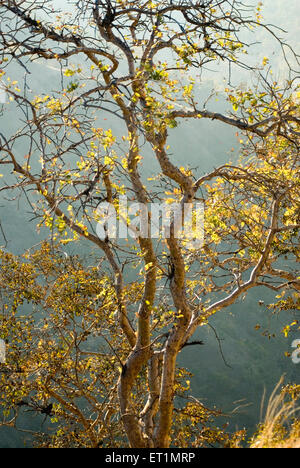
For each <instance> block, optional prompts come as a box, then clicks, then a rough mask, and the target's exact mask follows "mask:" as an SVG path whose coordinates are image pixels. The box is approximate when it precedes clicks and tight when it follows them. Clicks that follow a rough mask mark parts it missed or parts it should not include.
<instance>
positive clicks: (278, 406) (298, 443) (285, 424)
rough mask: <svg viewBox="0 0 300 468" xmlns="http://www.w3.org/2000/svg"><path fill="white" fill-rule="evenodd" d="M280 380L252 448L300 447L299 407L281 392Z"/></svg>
mask: <svg viewBox="0 0 300 468" xmlns="http://www.w3.org/2000/svg"><path fill="white" fill-rule="evenodd" d="M282 384H283V379H281V380H280V382H279V383H278V385H277V386H276V388H275V390H274V391H273V393H272V395H271V397H270V400H269V402H268V406H267V410H266V415H265V418H264V422H263V423H262V424H261V426H260V429H259V432H258V434H257V435H256V436H255V437H254V438H253V440H252V443H251V446H250V447H251V448H300V419H299V418H298V417H297V414H298V413H299V408H298V407H296V403H295V401H289V402H286V398H285V395H284V393H282V392H279V388H280V387H281V385H282Z"/></svg>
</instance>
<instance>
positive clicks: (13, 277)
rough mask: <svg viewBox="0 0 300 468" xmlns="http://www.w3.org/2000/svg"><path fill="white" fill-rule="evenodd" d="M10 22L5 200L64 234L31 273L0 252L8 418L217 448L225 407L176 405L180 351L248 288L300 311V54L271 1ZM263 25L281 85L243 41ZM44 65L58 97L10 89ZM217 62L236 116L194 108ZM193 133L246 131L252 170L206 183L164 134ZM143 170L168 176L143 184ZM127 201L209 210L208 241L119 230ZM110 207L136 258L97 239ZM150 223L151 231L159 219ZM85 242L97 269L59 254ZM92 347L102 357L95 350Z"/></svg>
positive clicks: (45, 6) (84, 433) (238, 168)
mask: <svg viewBox="0 0 300 468" xmlns="http://www.w3.org/2000/svg"><path fill="white" fill-rule="evenodd" d="M0 9H1V16H2V23H1V53H2V56H3V58H2V65H1V66H2V72H1V75H2V79H3V82H4V83H5V85H6V91H7V94H8V95H9V97H10V100H11V101H12V105H15V106H16V109H17V110H16V112H19V113H22V114H20V115H23V117H22V122H23V123H22V127H21V128H20V129H19V131H17V132H14V133H13V134H12V135H11V136H10V135H3V134H1V138H0V151H1V164H2V165H3V166H4V167H6V166H8V167H11V168H12V170H13V174H14V175H15V176H16V177H17V182H16V183H15V182H13V183H4V185H3V186H2V188H1V191H2V192H3V191H13V193H16V191H17V190H18V189H19V190H20V191H21V193H22V194H25V195H26V197H27V198H28V200H29V201H30V203H31V207H32V209H33V211H34V213H35V216H36V217H37V219H38V220H39V221H38V223H39V226H47V227H48V228H49V229H50V230H51V242H50V244H44V245H43V246H42V248H41V249H40V250H38V251H34V252H32V253H30V254H28V258H27V260H24V259H23V260H20V259H16V258H15V257H12V256H10V255H9V254H6V253H5V252H3V253H2V279H1V287H2V290H3V296H4V297H7V299H5V300H4V303H5V308H4V312H3V316H2V333H3V335H4V338H6V339H7V340H8V341H9V342H10V343H13V344H12V345H11V348H12V351H11V355H10V357H9V358H8V363H9V364H8V365H7V366H8V367H7V369H6V370H7V372H8V373H10V379H11V381H10V382H11V383H10V384H8V383H7V380H5V379H4V380H2V397H3V399H4V400H5V405H6V411H7V413H6V417H7V418H8V420H9V414H10V412H9V411H11V410H12V409H13V408H14V411H16V409H15V408H16V406H17V408H20V407H21V408H22V407H23V406H25V407H26V406H29V408H30V409H31V410H34V409H35V410H36V411H37V412H39V413H42V414H45V416H46V417H47V416H50V417H53V418H54V420H55V418H57V420H58V421H59V422H60V425H61V424H62V422H61V421H63V420H64V421H65V426H63V425H62V428H61V429H60V430H58V432H57V434H56V436H55V437H54V439H53V440H52V442H49V443H50V444H54V445H55V444H57V445H59V444H60V443H61V444H66V445H68V444H69V445H72V444H73V445H76V444H77V445H78V446H81V445H82V446H94V447H95V446H100V445H101V444H104V445H109V444H111V445H113V446H117V445H118V444H121V445H122V444H125V443H126V442H125V440H127V441H128V444H129V445H130V446H131V447H168V446H169V445H170V443H171V442H172V443H173V444H174V443H175V444H178V445H182V446H183V445H184V444H185V443H187V444H192V443H193V444H195V445H196V446H197V445H201V444H204V443H211V442H212V441H213V442H214V441H216V440H218V437H219V436H218V431H217V430H216V431H215V432H214V430H213V429H205V427H206V425H207V424H208V419H210V417H211V416H213V411H209V410H207V409H205V408H203V406H202V405H201V403H199V402H197V401H196V400H194V399H190V400H188V402H187V403H186V404H185V405H184V406H183V407H182V405H181V406H180V405H178V404H177V403H176V404H175V398H176V397H177V396H178V395H183V394H185V393H186V392H188V389H187V388H186V387H185V386H184V385H188V384H184V382H183V381H182V378H186V371H184V370H178V369H177V367H176V360H177V357H178V354H179V353H180V352H181V351H182V350H183V349H184V348H185V347H186V346H188V345H191V344H195V343H194V342H193V341H191V340H192V337H193V335H194V333H195V332H196V330H197V329H198V328H199V327H201V326H205V325H206V324H208V323H209V319H210V317H211V316H212V315H214V314H216V313H217V312H220V311H224V313H225V311H226V308H227V307H228V306H230V305H232V304H234V303H235V302H237V301H239V300H240V299H242V298H243V297H244V296H245V294H247V292H248V291H250V290H251V289H252V288H255V287H258V286H264V287H266V288H270V289H271V290H274V291H276V293H277V299H278V300H277V302H276V304H273V307H274V308H278V307H281V308H285V309H293V310H294V311H297V310H299V290H300V283H299V273H298V272H297V268H296V266H295V262H296V261H297V262H298V261H299V249H298V240H299V239H298V234H299V227H300V218H299V216H300V214H299V213H300V212H299V117H298V115H299V93H298V94H297V92H298V89H299V88H298V87H297V84H296V80H295V72H294V71H293V68H294V67H292V66H291V65H289V64H290V62H289V61H288V56H289V55H291V54H292V63H293V64H294V63H296V65H295V66H297V65H298V56H297V55H296V54H295V53H293V51H292V50H291V49H290V48H289V47H288V46H287V45H286V44H285V43H284V42H283V41H282V40H280V39H279V38H278V37H276V30H275V29H274V28H273V27H270V26H266V25H263V23H262V18H261V15H260V10H261V4H260V5H259V7H258V8H257V9H256V10H253V8H252V7H247V6H245V5H244V4H242V3H240V2H238V1H235V0H231V1H225V0H221V1H215V0H205V1H200V2H198V1H173V2H171V1H161V2H159V3H153V2H148V1H147V2H141V1H139V0H136V1H134V2H131V1H129V0H124V1H123V0H117V1H115V2H113V1H109V0H107V1H103V2H102V1H98V0H96V1H85V2H81V1H79V2H77V4H76V5H73V7H72V10H71V12H69V13H68V12H66V11H65V12H63V11H58V10H55V8H54V7H53V6H52V4H51V2H48V1H46V0H44V1H37V2H34V3H32V2H26V1H23V0H19V1H12V0H10V1H2V2H1V6H0ZM257 29H264V30H266V31H267V32H269V33H270V34H271V35H273V36H274V38H275V39H276V40H277V41H278V44H279V45H280V47H281V49H282V51H283V56H284V57H285V59H286V62H287V70H288V75H289V76H288V79H287V81H286V82H285V83H284V84H282V83H280V82H276V81H275V79H274V77H273V75H272V72H271V71H270V68H269V65H268V59H267V58H265V59H264V60H263V64H262V65H261V66H257V67H253V66H251V65H250V64H249V63H250V61H248V58H247V50H248V48H249V47H250V46H249V45H248V44H247V43H246V42H245V39H243V38H244V37H245V33H249V34H250V33H251V31H255V30H257ZM36 59H39V60H43V61H44V62H45V63H47V62H54V63H55V64H58V65H59V66H60V67H61V78H62V80H61V82H62V86H61V89H57V90H56V91H55V92H52V91H51V92H50V91H49V93H47V95H39V96H34V97H33V96H32V97H29V92H28V86H27V85H26V83H25V85H24V89H23V91H22V90H21V87H20V84H18V83H17V82H16V80H13V79H11V78H10V77H9V76H8V73H9V70H10V66H11V64H14V63H18V64H20V66H22V67H23V69H25V70H26V73H28V71H30V67H31V62H32V61H34V60H36ZM208 64H211V65H212V66H213V65H214V64H216V65H218V66H221V65H222V64H227V65H228V70H229V72H228V73H229V85H228V87H227V88H226V89H225V90H224V92H225V93H226V94H227V98H228V102H230V103H231V105H232V111H231V113H230V112H229V113H220V112H214V111H209V110H207V108H206V104H204V105H202V106H201V104H199V101H201V99H200V97H199V92H198V89H197V85H198V81H199V80H201V78H196V77H195V72H196V71H197V72H198V73H200V74H205V70H206V67H207V65H208ZM234 68H237V69H245V70H248V71H249V73H250V72H252V73H254V72H256V74H257V78H258V81H257V85H256V86H255V87H253V89H251V88H250V87H249V88H248V89H246V90H241V89H238V88H237V87H235V86H234V85H232V84H231V82H230V81H231V78H230V77H231V73H232V70H233V69H234ZM200 76H201V75H200ZM200 82H201V81H200ZM104 113H106V114H107V115H108V116H110V119H111V122H112V126H113V124H115V122H116V120H117V119H118V120H119V121H120V122H121V124H122V126H123V133H122V135H118V134H116V133H115V132H114V130H113V128H102V127H105V125H104V126H103V125H102V126H100V123H99V116H101V117H102V116H103V115H104ZM192 119H193V120H200V119H207V120H209V121H212V122H213V121H218V122H222V123H223V124H224V125H227V126H230V127H233V128H235V129H236V130H237V131H238V132H241V133H242V134H243V137H240V138H242V139H241V142H240V143H241V145H242V150H241V153H242V155H241V157H240V160H239V162H237V163H236V164H231V163H228V164H225V165H223V166H221V167H218V168H216V169H214V170H212V171H211V172H210V173H207V174H203V173H202V174H201V173H200V171H199V170H198V169H192V168H191V167H190V166H189V165H188V161H187V164H186V165H185V166H177V165H176V164H175V162H174V158H173V157H172V153H171V148H170V146H169V145H170V143H169V134H171V132H172V131H176V130H173V129H176V127H177V126H178V125H179V124H180V122H181V121H183V120H192ZM19 148H21V154H19V153H20V149H19ZM146 157H147V158H148V157H149V158H150V157H151V158H153V164H155V163H156V164H158V167H159V171H160V173H159V174H154V175H152V177H149V178H148V180H147V181H146V180H145V177H144V174H143V173H142V171H143V167H144V161H143V158H146ZM24 158H25V162H24ZM149 179H150V180H149ZM32 191H34V192H35V194H36V195H35V196H32ZM124 194H126V195H129V197H130V198H131V200H132V201H134V202H136V203H137V204H138V209H137V214H138V210H140V211H142V207H148V208H149V207H150V206H151V203H162V202H166V203H167V204H172V203H175V202H176V203H177V204H178V205H179V206H182V207H183V206H184V205H185V204H192V203H194V202H199V203H200V202H201V203H203V204H204V205H205V221H204V232H205V239H204V243H203V245H201V246H199V244H198V245H196V244H192V245H191V243H190V242H188V240H189V241H191V239H187V238H184V237H181V238H180V236H179V235H178V226H177V225H176V222H175V220H174V219H172V218H170V232H169V234H168V236H167V237H166V239H163V238H160V239H153V238H151V236H147V235H144V234H143V232H142V231H141V229H138V228H136V227H135V228H134V226H135V225H136V223H134V222H133V221H134V220H133V219H130V217H129V216H127V215H126V216H125V218H124V215H123V212H122V206H121V205H122V204H121V202H120V197H121V196H122V195H124ZM199 194H200V195H199ZM103 202H106V203H107V204H110V205H111V206H113V207H114V209H115V211H116V213H117V216H118V218H119V221H121V222H123V224H125V225H127V224H128V225H129V234H128V237H132V238H133V239H129V242H128V244H126V242H125V241H124V242H123V241H122V242H121V241H119V240H116V239H115V238H114V236H113V235H112V234H111V231H109V230H107V229H108V228H107V225H104V228H106V230H104V235H102V236H98V235H97V230H96V225H97V222H98V223H100V224H101V223H102V225H103V219H102V217H101V216H102V215H103V212H102V211H101V207H102V206H103ZM105 206H107V205H105ZM99 208H100V214H99ZM146 219H147V221H148V223H147V224H149V225H150V224H151V220H152V218H151V210H150V209H149V210H147V211H146ZM106 221H107V219H106ZM133 231H134V233H135V235H133V234H132V232H133ZM192 233H193V235H194V234H195V233H194V231H193V232H192ZM198 234H199V232H198ZM200 234H201V233H200ZM195 235H196V236H197V233H196V234H195ZM134 237H135V239H134ZM80 238H82V239H85V240H87V241H89V242H90V243H91V244H93V245H94V246H95V247H96V252H97V256H98V258H97V262H95V263H94V264H93V265H92V266H91V265H84V264H82V262H81V261H80V260H79V259H78V258H77V257H75V258H74V257H70V258H64V256H63V257H61V254H59V253H57V252H55V248H54V247H53V249H54V252H52V253H51V249H50V245H55V244H56V243H59V244H61V245H66V244H68V243H70V242H75V241H78V240H79V239H80ZM200 238H201V235H200ZM75 245H76V244H75ZM285 258H286V259H287V260H286V261H282V260H283V259H285ZM139 269H141V270H140V273H138V270H139ZM129 271H130V272H131V273H130V274H129ZM130 275H131V276H130ZM39 277H42V278H43V281H41V280H39V279H38V278H39ZM130 278H131V279H130ZM278 294H279V295H280V297H279V298H278ZM284 296H285V297H284ZM24 301H29V302H30V303H31V304H33V305H35V307H36V309H37V311H38V314H41V315H40V316H39V315H38V317H42V319H43V320H44V322H42V324H40V327H41V328H40V331H39V333H38V334H39V335H40V339H39V340H38V337H37V333H36V326H35V325H34V323H35V321H34V319H33V318H29V317H24V316H22V314H21V316H20V311H19V309H20V307H21V306H22V304H23V303H24ZM270 307H272V305H271V306H270ZM18 311H19V312H18ZM42 319H41V320H42ZM36 320H38V318H36ZM296 323H297V322H296ZM24 324H25V325H26V326H25V330H26V331H25V332H24V331H22V332H21V329H22V330H23V327H24ZM293 324H294V325H295V322H293ZM21 335H22V344H20V337H21ZM95 335H96V336H99V337H101V339H100V343H99V348H98V349H96V351H95V349H94V348H93V349H92V350H90V349H88V348H85V345H86V339H87V337H91V338H93V337H94V336H95ZM37 340H38V341H37ZM196 344H197V343H196ZM198 344H199V343H198ZM91 346H92V345H91ZM100 348H101V351H99V349H100ZM102 348H103V349H102ZM101 353H102V354H101ZM47 363H48V364H47ZM16 366H17V367H16ZM187 375H188V374H187ZM30 398H32V400H30ZM50 400H51V401H53V402H54V403H51V405H52V406H51V407H50V406H49V405H50V403H48V402H49V401H50ZM53 405H54V406H53ZM85 406H86V407H89V410H87V409H86V408H85V409H83V408H84V407H85ZM17 413H18V411H16V416H17ZM86 414H87V415H86ZM15 420H16V417H14V418H13V420H12V422H11V424H13V423H14V422H15ZM188 421H193V422H194V423H195V424H196V423H197V424H198V423H199V425H200V427H202V426H203V429H201V430H200V429H199V428H198V426H196V425H195V429H193V428H192V427H191V426H189V423H188ZM172 422H173V423H174V424H173V425H172ZM72 425H74V427H75V429H74V430H72ZM222 437H225V438H226V436H225V435H224V436H223V435H222ZM222 437H221V436H220V438H222ZM227 442H228V441H227Z"/></svg>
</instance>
